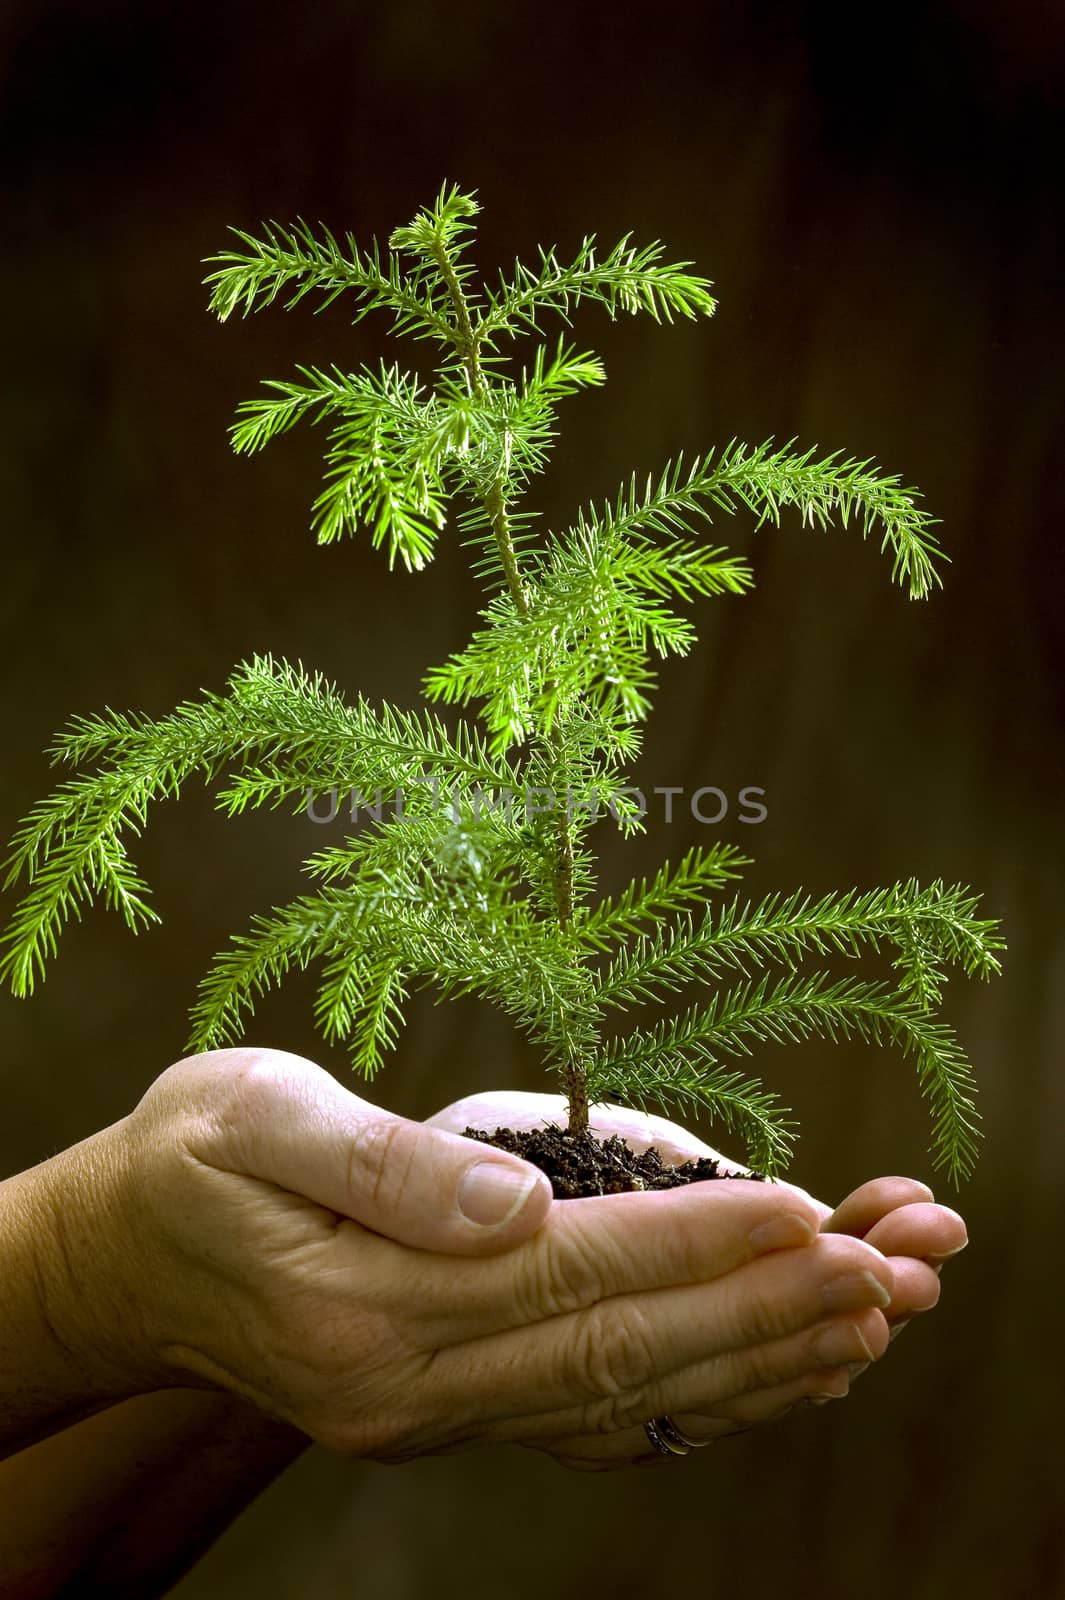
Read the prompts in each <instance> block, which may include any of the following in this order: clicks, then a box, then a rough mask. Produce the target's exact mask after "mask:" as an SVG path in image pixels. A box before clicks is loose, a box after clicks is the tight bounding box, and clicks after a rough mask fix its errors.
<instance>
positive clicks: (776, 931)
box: [597, 879, 1004, 1010]
mask: <svg viewBox="0 0 1065 1600" xmlns="http://www.w3.org/2000/svg"><path fill="white" fill-rule="evenodd" d="M977 904H978V900H977V898H976V897H975V896H972V895H970V893H969V891H968V890H967V889H964V888H963V887H962V886H961V885H960V884H955V885H954V886H953V887H952V888H950V889H944V888H943V885H942V884H941V883H939V882H936V883H933V884H931V885H929V887H928V888H925V889H922V888H921V886H920V885H919V884H918V883H917V882H916V880H914V879H910V880H909V882H907V883H897V884H895V885H894V886H893V887H892V888H890V889H874V890H871V891H869V892H868V893H866V894H863V895H859V894H858V892H857V891H856V890H850V891H848V892H847V893H846V894H842V895H836V894H829V895H825V896H824V897H823V898H822V899H821V900H819V901H817V902H811V900H810V897H809V896H808V895H804V894H803V892H802V891H801V890H798V891H796V893H794V894H793V895H791V896H789V897H786V898H785V897H784V896H783V895H780V894H772V895H769V896H768V897H767V898H766V899H764V900H763V901H761V903H760V904H758V905H757V906H752V905H751V903H750V901H747V902H744V903H741V901H740V900H738V899H736V900H733V901H732V903H731V904H730V905H728V906H724V907H722V908H721V909H720V910H718V911H716V912H715V911H714V910H709V911H707V912H706V914H705V916H704V918H703V920H702V922H701V923H699V924H695V923H694V921H693V919H692V918H691V916H690V915H689V916H686V917H685V918H683V919H682V920H681V921H680V922H678V923H677V924H675V925H674V926H671V927H667V928H661V927H656V928H655V929H654V931H653V932H650V933H643V934H641V935H640V937H639V938H638V939H637V940H636V942H635V943H634V944H633V945H632V947H631V948H630V949H628V950H626V951H625V952H624V953H623V954H621V955H619V956H617V957H616V958H615V960H614V961H613V962H612V964H611V965H610V967H609V969H608V970H607V971H606V972H605V973H604V975H603V979H602V982H601V983H600V985H599V986H598V990H597V993H598V996H599V999H600V1001H601V1002H602V1003H603V1004H604V1005H608V1006H609V1005H613V1006H624V1005H625V1004H627V1003H630V1002H635V1003H639V1002H641V1001H643V1000H647V999H656V998H659V994H658V991H660V990H662V989H665V990H667V991H676V989H677V988H678V987H679V986H680V985H681V984H682V983H685V982H688V981H690V980H692V979H700V980H705V979H709V978H716V977H719V976H720V975H721V974H722V973H723V972H726V971H730V970H731V971H734V972H740V973H742V974H743V975H744V976H749V975H750V973H751V971H752V970H755V969H757V968H759V967H761V966H763V965H764V964H765V963H766V962H767V961H776V962H780V963H782V964H784V965H786V966H789V967H794V966H795V964H796V963H797V962H798V961H800V960H801V959H802V958H803V957H804V956H806V955H809V954H811V953H812V954H815V955H819V956H822V955H828V954H833V953H836V954H840V955H844V956H849V957H852V958H857V957H858V956H860V955H861V953H862V950H863V948H871V949H872V950H873V951H875V952H879V951H880V949H881V946H882V944H883V943H884V942H885V941H887V942H889V943H891V944H892V945H893V946H894V948H895V951H896V959H895V962H894V965H895V967H896V969H897V970H899V971H900V972H901V978H900V989H901V991H902V992H903V993H904V994H907V995H909V996H910V997H912V998H913V999H914V1000H916V1001H917V1002H918V1003H919V1004H920V1005H921V1007H922V1009H925V1010H927V1009H929V1008H930V1007H931V1006H932V1005H935V1004H938V1001H939V998H940V993H939V983H938V981H937V975H938V971H939V969H938V966H937V965H936V963H937V962H938V961H940V960H945V961H952V962H955V963H957V964H958V965H960V966H961V968H962V970H963V971H964V972H965V973H966V974H967V975H968V976H969V977H981V978H987V977H990V976H991V975H992V973H997V972H999V971H1000V970H1001V969H1000V965H999V962H998V960H997V958H996V956H995V954H994V952H995V951H996V950H1001V949H1003V948H1004V946H1003V941H1002V940H1001V938H999V937H998V935H997V934H996V933H995V931H994V930H995V928H996V927H997V924H996V923H994V922H991V921H981V920H977V919H976V918H974V916H973V912H974V910H975V908H976V906H977Z"/></svg>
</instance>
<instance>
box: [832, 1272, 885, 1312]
mask: <svg viewBox="0 0 1065 1600" xmlns="http://www.w3.org/2000/svg"><path fill="white" fill-rule="evenodd" d="M821 1298H822V1299H823V1300H824V1303H825V1305H826V1306H827V1307H828V1309H829V1311H857V1310H858V1309H859V1308H860V1307H861V1306H867V1305H870V1304H872V1305H878V1306H888V1305H890V1304H891V1295H890V1294H889V1293H888V1291H887V1289H885V1288H884V1285H883V1284H882V1283H881V1282H880V1280H879V1279H878V1278H874V1277H873V1274H872V1273H871V1272H849V1273H845V1274H844V1275H843V1276H842V1277H840V1278H833V1279H832V1282H831V1283H826V1284H825V1286H824V1288H823V1289H822V1290H821Z"/></svg>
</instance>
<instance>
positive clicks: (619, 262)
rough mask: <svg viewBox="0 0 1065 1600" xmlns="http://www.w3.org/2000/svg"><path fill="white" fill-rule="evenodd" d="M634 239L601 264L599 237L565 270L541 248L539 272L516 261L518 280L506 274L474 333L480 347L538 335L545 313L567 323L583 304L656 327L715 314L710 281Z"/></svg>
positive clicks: (627, 236) (626, 240)
mask: <svg viewBox="0 0 1065 1600" xmlns="http://www.w3.org/2000/svg"><path fill="white" fill-rule="evenodd" d="M631 237H632V235H631V234H628V233H627V234H625V235H624V237H623V238H621V239H620V240H619V241H618V243H617V244H616V245H615V246H614V247H613V249H612V250H610V251H608V252H607V254H606V255H605V256H604V257H603V259H602V260H601V261H600V260H597V258H596V248H595V246H596V236H595V234H590V235H588V236H587V237H586V238H585V239H584V240H583V242H582V244H581V247H580V249H579V250H578V252H577V254H576V256H575V257H574V259H573V260H572V261H571V262H569V263H568V264H566V265H563V263H562V262H561V261H560V260H559V258H558V252H557V250H556V249H555V248H554V247H552V248H551V249H550V250H544V249H542V248H541V250H540V252H539V254H540V264H539V267H538V269H536V270H535V271H534V270H533V269H532V268H530V267H527V266H525V265H524V264H523V263H522V262H520V261H515V263H514V274H513V277H512V278H511V279H510V280H509V281H508V280H507V279H506V278H504V277H503V276H502V274H501V275H500V283H499V289H498V290H497V291H496V292H495V293H490V294H488V296H487V309H486V311H485V313H484V315H483V316H482V317H481V318H480V319H479V321H478V322H477V324H476V328H475V334H476V337H477V340H478V342H479V343H488V344H490V343H492V342H493V340H494V338H495V336H496V335H497V334H499V333H510V334H515V333H521V332H529V331H536V332H538V331H539V323H538V321H537V317H538V316H539V315H540V314H541V313H542V312H544V311H554V312H557V313H558V315H559V316H561V317H562V318H563V320H564V321H566V322H568V321H569V313H570V310H571V308H573V307H575V306H577V305H579V304H580V303H581V302H582V301H584V300H592V301H596V302H598V304H600V305H602V306H604V307H605V308H606V310H607V312H608V314H609V316H610V317H611V320H613V319H614V318H615V317H616V316H617V314H618V312H619V311H627V312H630V313H632V314H635V313H636V312H639V311H645V312H647V314H648V315H649V316H651V317H653V318H654V320H655V321H656V322H659V321H662V320H665V321H666V322H672V321H673V317H674V315H677V316H681V317H686V318H688V319H694V318H695V317H697V316H707V317H709V316H712V315H713V312H714V310H715V309H716V301H714V300H713V299H712V298H711V296H710V294H709V293H708V290H709V288H710V282H709V280H708V279H707V278H698V277H694V276H692V275H690V274H689V273H686V272H685V271H684V268H685V267H689V266H691V262H690V261H680V262H674V263H672V264H663V263H662V256H663V254H664V247H663V245H661V244H660V243H659V242H658V241H657V240H656V241H655V242H654V243H653V244H649V245H646V246H644V248H643V249H641V250H637V249H635V248H633V247H632V246H630V244H629V240H630V238H631Z"/></svg>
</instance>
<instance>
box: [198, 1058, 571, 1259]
mask: <svg viewBox="0 0 1065 1600" xmlns="http://www.w3.org/2000/svg"><path fill="white" fill-rule="evenodd" d="M221 1056H228V1057H237V1058H239V1059H238V1061H236V1062H234V1063H233V1065H232V1068H231V1075H232V1073H235V1075H236V1076H237V1077H238V1078H239V1080H240V1082H239V1088H240V1093H239V1095H238V1097H237V1103H236V1112H235V1115H234V1114H233V1113H231V1114H230V1115H231V1117H232V1118H233V1120H232V1121H229V1119H227V1121H229V1127H228V1130H227V1131H228V1133H229V1134H230V1136H231V1137H230V1140H229V1144H230V1146H231V1154H233V1155H237V1156H238V1157H239V1165H240V1170H241V1171H244V1172H246V1173H248V1174H249V1175H250V1176H252V1177H256V1178H260V1179H262V1180H264V1181H266V1182H268V1183H273V1184H277V1185H278V1186H279V1187H280V1188H282V1189H288V1190H290V1191H291V1192H292V1193H293V1194H299V1195H304V1196H306V1198H307V1199H309V1200H313V1201H315V1202H316V1203H317V1204H318V1205H321V1206H325V1207H327V1208H328V1209H329V1210H330V1211H335V1212H337V1213H338V1214H339V1215H340V1216H342V1217H349V1218H351V1219H352V1220H354V1221H355V1222H359V1223H361V1224H362V1225H363V1226H364V1227H366V1228H370V1229H372V1230H373V1232H375V1233H379V1234H383V1235H384V1236H385V1237H386V1238H389V1239H394V1240H396V1242H397V1243H399V1244H405V1245H411V1246H413V1247H414V1248H416V1249H419V1250H437V1251H443V1252H445V1253H448V1254H456V1255H493V1254H495V1253H497V1252H499V1251H503V1250H509V1249H511V1248H513V1247H514V1246H515V1245H517V1244H520V1243H521V1242H522V1241H523V1240H525V1239H527V1238H529V1236H530V1235H531V1234H533V1233H535V1232H536V1230H537V1229H538V1228H539V1227H540V1226H541V1224H542V1223H543V1222H544V1220H545V1219H546V1217H547V1213H548V1211H549V1210H550V1208H551V1201H552V1195H551V1185H550V1183H549V1181H548V1179H547V1177H546V1176H545V1174H544V1173H542V1172H541V1171H540V1170H539V1168H538V1167H535V1166H533V1165H532V1163H531V1162H528V1161H522V1160H521V1158H520V1157H519V1156H514V1155H510V1154H509V1153H507V1152H506V1151H502V1150H495V1149H489V1148H488V1147H487V1146H485V1145H483V1144H480V1143H478V1142H477V1141H476V1140H474V1139H466V1138H463V1137H462V1136H461V1135H460V1134H455V1133H449V1132H447V1131H446V1130H444V1129H442V1128H433V1127H428V1126H426V1125H425V1124H424V1123H421V1122H414V1121H412V1120H410V1119H409V1118H407V1117H399V1116H394V1115H393V1114H392V1113H391V1112H388V1111H384V1110H382V1109H381V1107H380V1106H375V1105H373V1104H372V1103H371V1102H370V1101H368V1100H363V1099H361V1098H360V1097H359V1096H358V1095H356V1094H352V1093H351V1091H350V1090H348V1089H345V1088H344V1087H343V1085H342V1084H340V1083H338V1082H337V1080H336V1079H335V1078H334V1077H333V1076H332V1075H331V1074H330V1073H328V1072H326V1071H324V1070H323V1069H322V1068H321V1067H318V1066H316V1065H315V1064H314V1062H313V1061H308V1060H306V1059H305V1058H304V1057H302V1056H296V1055H289V1054H288V1052H287V1051H283V1050H227V1051H219V1052H217V1053H216V1059H217V1057H221ZM234 1122H235V1123H236V1126H234ZM233 1135H236V1137H235V1138H233V1137H232V1136H233Z"/></svg>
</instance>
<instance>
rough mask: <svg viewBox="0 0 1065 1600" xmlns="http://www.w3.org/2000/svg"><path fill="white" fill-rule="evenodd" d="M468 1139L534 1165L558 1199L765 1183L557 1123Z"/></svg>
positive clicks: (709, 1160)
mask: <svg viewBox="0 0 1065 1600" xmlns="http://www.w3.org/2000/svg"><path fill="white" fill-rule="evenodd" d="M463 1132H464V1134H465V1136H466V1138H467V1139H479V1140H480V1141H481V1143H482V1144H491V1145H495V1147H496V1149H497V1150H509V1151H510V1152H511V1153H512V1154H513V1155H516V1156H521V1157H522V1159H523V1160H525V1161H531V1162H532V1163H533V1165H534V1166H537V1167H539V1168H540V1170H541V1172H546V1174H547V1176H548V1177H549V1178H550V1180H551V1188H552V1190H553V1191H554V1195H555V1199H556V1200H578V1199H581V1198H583V1197H585V1196H590V1195H597V1194H628V1193H629V1192H630V1191H631V1190H633V1189H679V1188H680V1187H681V1186H682V1185H683V1184H686V1183H701V1182H703V1180H704V1179H706V1178H742V1177H747V1178H748V1179H752V1178H753V1179H755V1180H756V1181H757V1182H759V1183H764V1182H765V1181H766V1177H765V1174H764V1173H763V1172H751V1173H742V1172H727V1171H721V1170H720V1163H719V1162H718V1161H717V1160H716V1159H715V1158H714V1157H712V1156H700V1158H699V1160H698V1161H685V1162H684V1163H683V1164H682V1165H681V1166H679V1167H671V1166H667V1165H666V1163H665V1162H663V1160H662V1156H661V1153H660V1151H659V1150H658V1148H657V1146H656V1145H652V1146H651V1148H650V1149H649V1150H645V1151H643V1152H642V1154H637V1153H636V1151H635V1150H630V1149H629V1146H628V1145H627V1144H626V1143H625V1141H624V1139H620V1138H619V1137H618V1135H617V1134H616V1133H615V1134H611V1135H610V1137H609V1138H608V1139H597V1138H596V1137H595V1135H594V1134H592V1133H589V1132H587V1131H585V1132H584V1133H568V1132H567V1131H566V1130H565V1129H564V1128H559V1127H556V1126H554V1125H553V1124H552V1125H550V1126H548V1127H546V1128H529V1129H526V1130H523V1131H521V1132H516V1131H515V1130H514V1129H513V1128H497V1129H496V1131H495V1132H494V1133H486V1132H485V1131H484V1130H483V1129H482V1128H465V1129H463Z"/></svg>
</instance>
